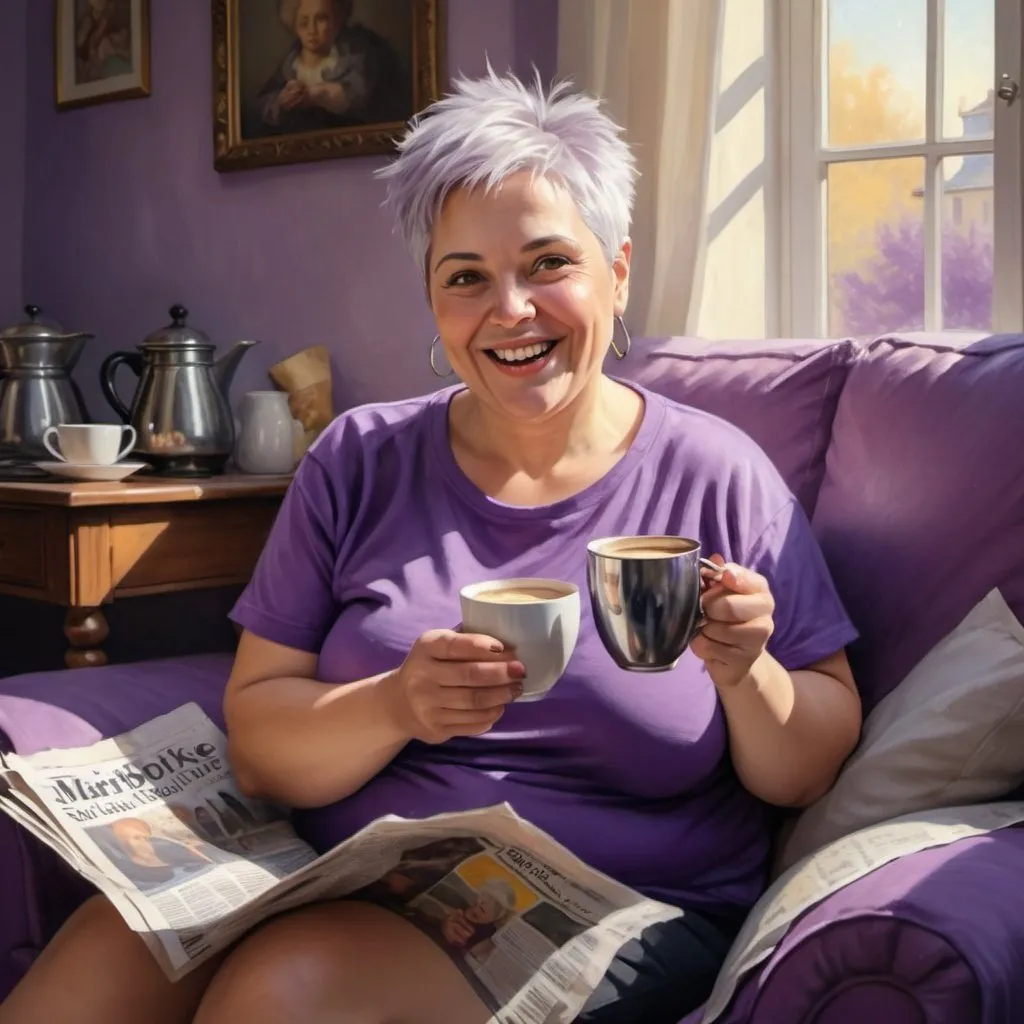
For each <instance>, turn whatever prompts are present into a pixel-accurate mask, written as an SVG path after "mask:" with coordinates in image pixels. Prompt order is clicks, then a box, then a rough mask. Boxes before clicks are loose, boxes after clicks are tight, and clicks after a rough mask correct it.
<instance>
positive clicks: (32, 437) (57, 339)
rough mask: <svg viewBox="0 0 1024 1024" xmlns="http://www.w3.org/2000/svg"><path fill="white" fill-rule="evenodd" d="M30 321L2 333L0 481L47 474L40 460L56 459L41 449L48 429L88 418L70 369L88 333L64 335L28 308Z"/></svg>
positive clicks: (26, 308)
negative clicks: (38, 461)
mask: <svg viewBox="0 0 1024 1024" xmlns="http://www.w3.org/2000/svg"><path fill="white" fill-rule="evenodd" d="M25 312H26V314H28V320H27V321H26V322H25V323H21V324H15V325H14V326H13V327H7V328H5V329H4V330H2V331H0V477H3V478H8V477H32V476H45V475H46V474H45V473H44V472H43V470H41V469H38V468H37V467H36V465H35V461H36V460H45V459H50V458H52V456H51V455H50V453H49V452H48V451H47V450H46V448H45V447H44V445H43V435H44V434H45V433H46V430H47V428H48V427H55V426H59V425H60V424H61V423H85V422H88V420H89V413H88V411H87V410H86V407H85V402H84V401H83V399H82V393H81V391H79V389H78V386H77V384H75V381H74V379H73V378H72V376H71V371H72V370H73V369H74V367H75V363H77V362H78V358H79V356H80V355H81V354H82V346H83V345H84V344H85V342H86V341H88V340H89V339H91V338H92V337H93V335H92V334H89V333H88V332H86V331H74V332H65V331H63V330H61V328H60V326H59V325H58V324H55V323H53V322H46V321H44V320H42V319H41V317H40V314H41V313H42V310H41V309H40V308H39V307H38V306H26V307H25Z"/></svg>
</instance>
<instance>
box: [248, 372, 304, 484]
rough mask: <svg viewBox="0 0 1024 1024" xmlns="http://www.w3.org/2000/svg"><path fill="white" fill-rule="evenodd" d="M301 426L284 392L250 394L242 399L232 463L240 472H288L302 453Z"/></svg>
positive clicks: (250, 392)
mask: <svg viewBox="0 0 1024 1024" xmlns="http://www.w3.org/2000/svg"><path fill="white" fill-rule="evenodd" d="M302 439H303V431H302V424H301V423H300V422H299V421H298V420H296V419H294V418H293V417H292V414H291V410H290V409H289V408H288V396H287V395H286V394H285V393H284V392H283V391H249V392H247V393H246V394H245V395H244V396H243V398H242V409H241V416H240V418H239V421H238V440H237V442H236V444H235V463H236V464H237V466H238V468H239V469H240V470H241V471H242V472H243V473H255V474H268V475H269V474H279V473H290V472H291V471H292V470H293V469H294V468H295V466H296V464H297V463H298V461H299V456H300V454H301V452H302Z"/></svg>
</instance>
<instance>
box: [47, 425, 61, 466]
mask: <svg viewBox="0 0 1024 1024" xmlns="http://www.w3.org/2000/svg"><path fill="white" fill-rule="evenodd" d="M51 435H52V436H54V437H56V436H57V428H56V427H47V428H46V430H44V431H43V447H44V448H45V449H46V450H47V451H48V452H49V453H50V454H51V455H52V456H53V457H54V458H55V459H56V460H57V461H58V462H67V459H65V458H64V456H63V454H62V453H61V451H60V449H59V448H54V447H53V445H52V444H51V443H50V437H51Z"/></svg>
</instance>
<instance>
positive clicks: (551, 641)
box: [459, 578, 580, 701]
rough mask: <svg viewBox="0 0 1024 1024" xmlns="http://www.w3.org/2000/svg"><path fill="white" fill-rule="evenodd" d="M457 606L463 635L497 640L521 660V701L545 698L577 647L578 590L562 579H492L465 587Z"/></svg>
mask: <svg viewBox="0 0 1024 1024" xmlns="http://www.w3.org/2000/svg"><path fill="white" fill-rule="evenodd" d="M516 595H518V596H516ZM459 601H460V604H461V606H462V629H463V632H466V633H482V634H483V635H485V636H493V637H494V638H495V639H496V640H500V641H501V642H502V643H503V644H506V645H507V646H509V647H513V648H515V654H516V658H517V660H519V661H521V662H522V663H523V665H524V666H525V668H526V678H525V679H524V680H523V694H522V696H521V697H520V698H519V700H520V701H531V700H540V699H541V698H542V697H543V696H545V694H547V692H548V691H549V690H550V689H551V688H552V687H553V686H554V685H555V683H557V682H558V680H559V679H560V678H561V676H562V673H563V672H564V671H565V666H566V665H568V664H569V658H570V657H572V652H573V651H574V650H575V648H576V639H577V637H578V636H579V631H580V592H579V588H578V587H576V586H573V584H571V583H563V582H561V581H560V580H548V579H537V578H517V579H508V580H488V581H486V582H484V583H471V584H469V585H468V586H465V587H463V588H462V590H461V591H460V592H459Z"/></svg>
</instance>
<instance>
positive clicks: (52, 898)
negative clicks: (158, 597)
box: [0, 654, 232, 1003]
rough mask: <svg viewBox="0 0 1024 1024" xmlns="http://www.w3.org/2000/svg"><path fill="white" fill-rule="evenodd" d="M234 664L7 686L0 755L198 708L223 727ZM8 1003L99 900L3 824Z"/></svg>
mask: <svg viewBox="0 0 1024 1024" xmlns="http://www.w3.org/2000/svg"><path fill="white" fill-rule="evenodd" d="M231 660H232V658H231V655H229V654H210V655H200V656H196V657H187V658H169V659H161V660H158V661H146V662H138V663H135V664H131V665H107V666H104V667H102V668H87V669H75V670H74V671H61V672H34V673H30V674H28V675H22V676H11V677H8V678H6V679H0V749H3V750H13V751H16V752H17V753H19V754H31V753H34V752H35V751H38V750H46V749H49V748H54V747H74V746H81V745H84V744H88V743H93V742H95V741H96V740H98V739H102V738H106V737H110V736H116V735H117V734H118V733H121V732H124V731H125V730H127V729H133V728H135V727H136V726H138V725H141V724H142V723H143V722H145V721H148V720H149V719H151V718H154V717H155V716H157V715H162V714H165V713H166V712H168V711H172V710H173V709H174V708H176V707H179V706H180V705H181V704H186V703H188V702H190V701H195V702H196V703H197V704H199V705H200V706H201V707H202V708H203V710H204V711H205V712H206V713H207V714H208V715H209V716H210V717H211V718H212V719H213V720H214V721H215V722H217V724H218V725H221V726H222V727H223V715H222V713H221V701H222V699H223V694H224V686H225V684H226V683H227V679H228V675H229V674H230V672H231ZM0 878H3V879H4V887H3V889H2V893H0V1003H2V1002H3V1000H4V997H5V996H6V995H7V994H8V992H9V991H10V990H11V988H13V986H14V985H15V984H16V983H17V981H18V979H19V978H20V977H21V976H22V974H23V973H24V972H25V971H26V970H27V969H28V966H29V965H30V964H31V963H32V961H33V960H34V959H35V957H37V956H38V955H39V953H40V951H41V950H42V948H43V947H44V946H45V945H46V943H47V942H48V941H49V939H50V938H51V937H52V935H53V934H54V932H55V931H56V930H57V929H58V928H59V927H60V925H61V924H62V923H63V921H64V920H65V919H66V918H67V916H68V915H69V914H70V913H71V912H72V911H73V910H74V909H75V907H76V906H78V904H79V903H81V902H82V900H84V899H85V898H86V897H87V896H88V895H89V894H90V892H91V891H92V888H91V886H89V885H88V884H87V883H85V882H84V881H83V880H82V879H81V878H79V877H78V876H77V875H76V874H74V872H72V871H71V870H70V868H68V867H67V866H66V865H65V864H64V862H63V861H62V860H61V859H60V858H59V857H58V856H57V855H56V854H54V853H53V852H52V851H51V850H49V849H48V848H47V847H45V846H43V845H42V844H41V843H39V842H38V841H37V840H36V839H35V838H34V837H32V836H31V835H29V834H28V833H27V832H25V831H24V830H22V829H21V828H19V827H18V826H17V825H15V824H14V823H13V822H12V821H10V820H9V819H8V818H6V817H0Z"/></svg>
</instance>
